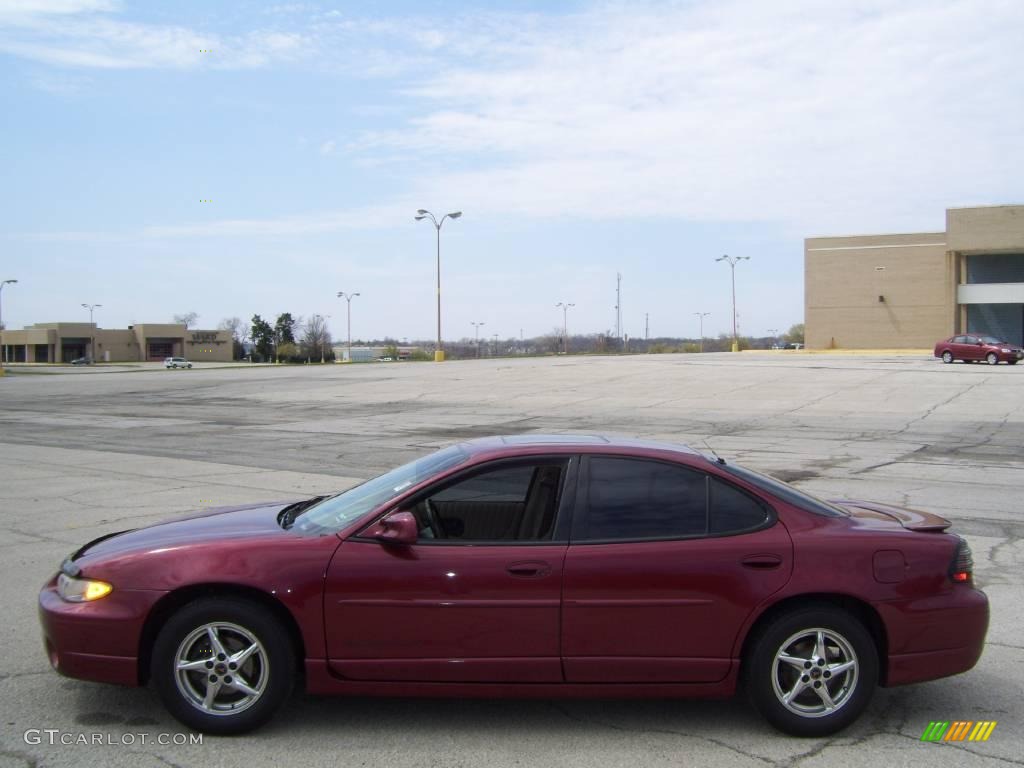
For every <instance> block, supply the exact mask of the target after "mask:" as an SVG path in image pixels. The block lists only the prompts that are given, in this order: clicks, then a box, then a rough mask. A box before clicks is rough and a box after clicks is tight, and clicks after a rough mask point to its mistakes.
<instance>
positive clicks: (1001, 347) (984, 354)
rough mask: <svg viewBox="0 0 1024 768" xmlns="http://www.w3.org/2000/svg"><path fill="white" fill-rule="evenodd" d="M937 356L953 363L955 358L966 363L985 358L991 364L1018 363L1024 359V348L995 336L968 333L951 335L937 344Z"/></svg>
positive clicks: (943, 360)
mask: <svg viewBox="0 0 1024 768" xmlns="http://www.w3.org/2000/svg"><path fill="white" fill-rule="evenodd" d="M935 356H936V357H941V358H942V362H944V363H952V362H953V361H954V360H963V361H964V362H965V363H973V362H975V361H979V360H984V361H985V362H986V363H988V364H989V365H997V364H998V363H1009V364H1010V365H1016V364H1017V361H1018V360H1021V359H1024V349H1021V348H1020V347H1019V346H1017V345H1016V344H1010V343H1009V342H1006V341H1000V340H999V339H997V338H996V337H995V336H978V335H975V334H970V333H968V334H963V335H961V336H950V337H949V338H948V339H944V340H943V341H940V342H939V343H938V344H936V345H935Z"/></svg>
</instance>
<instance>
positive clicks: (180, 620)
mask: <svg viewBox="0 0 1024 768" xmlns="http://www.w3.org/2000/svg"><path fill="white" fill-rule="evenodd" d="M152 664H153V666H152V680H153V683H154V685H155V687H156V689H157V692H158V693H159V694H160V698H161V699H162V700H163V703H164V706H165V707H167V710H168V711H169V712H170V713H171V714H172V715H174V717H175V718H177V719H178V720H180V721H181V722H182V723H184V724H185V725H187V726H188V727H190V728H194V729H195V730H197V731H204V732H206V733H214V734H225V735H227V734H236V733H244V732H246V731H251V730H252V729H254V728H257V727H259V726H260V725H262V724H263V723H265V722H266V721H267V720H269V719H270V717H271V716H272V715H273V714H274V712H275V711H276V710H277V708H278V707H279V706H280V705H281V703H282V702H284V700H285V699H286V698H287V697H288V694H289V693H290V692H291V688H292V681H293V678H294V670H295V652H294V650H293V649H292V644H291V640H290V639H289V637H288V633H287V632H286V631H285V629H284V628H283V627H282V626H281V625H280V623H279V622H278V620H277V619H276V618H275V617H274V615H273V614H272V613H271V612H270V611H268V610H267V609H266V608H264V607H263V606H262V605H259V604H257V603H253V602H251V601H248V600H238V599H227V598H209V599H203V600H197V601H196V602H194V603H189V604H188V605H186V606H185V607H184V608H182V609H181V610H179V611H178V612H177V613H176V614H174V615H173V616H172V617H171V618H170V619H169V620H168V622H167V623H166V624H165V625H164V627H163V629H161V630H160V634H159V635H158V636H157V640H156V644H155V645H154V646H153V662H152Z"/></svg>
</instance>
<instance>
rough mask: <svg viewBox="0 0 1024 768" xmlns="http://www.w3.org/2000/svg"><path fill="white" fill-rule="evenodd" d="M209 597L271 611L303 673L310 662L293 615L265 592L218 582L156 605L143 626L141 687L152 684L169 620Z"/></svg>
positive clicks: (175, 593)
mask: <svg viewBox="0 0 1024 768" xmlns="http://www.w3.org/2000/svg"><path fill="white" fill-rule="evenodd" d="M206 597H222V598H223V597H226V598H232V597H234V598H240V599H242V600H248V601H250V602H253V603H257V604H259V605H262V606H263V607H265V608H267V609H268V610H269V611H270V612H271V613H273V614H274V616H275V617H276V618H277V619H278V620H279V621H280V622H281V624H282V626H284V627H285V630H286V631H287V633H288V637H289V639H290V640H291V642H292V648H293V649H294V651H295V661H296V664H297V668H298V669H299V670H301V669H302V666H303V665H302V662H303V660H304V659H305V658H306V648H305V643H304V642H303V639H302V632H301V630H300V629H299V624H298V622H297V621H296V620H295V617H294V616H293V615H292V612H291V611H289V610H288V608H287V607H286V606H285V605H284V604H283V603H282V602H281V601H280V600H278V599H277V598H275V597H274V596H273V595H270V594H267V593H266V592H264V591H263V590H260V589H256V588H255V587H248V586H244V585H242V584H225V583H216V582H215V583H210V584H190V585H188V586H185V587H180V588H178V589H176V590H174V591H173V592H168V593H167V594H166V595H164V596H163V597H162V598H160V600H158V601H157V602H156V604H155V605H154V606H153V607H152V608H151V609H150V611H149V614H148V615H147V616H146V622H145V624H143V627H142V632H141V634H140V636H139V653H138V672H137V674H138V679H139V685H146V683H148V682H149V673H150V666H151V662H152V654H153V644H154V643H155V642H156V638H157V635H158V634H159V633H160V630H161V629H162V628H163V626H164V624H165V623H166V622H167V620H168V619H169V618H170V617H171V616H173V615H174V613H175V612H176V611H178V610H179V609H180V608H182V607H184V606H186V605H188V604H189V603H191V602H194V601H195V600H199V599H202V598H206Z"/></svg>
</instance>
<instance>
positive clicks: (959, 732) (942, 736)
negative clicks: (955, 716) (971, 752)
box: [921, 720, 996, 741]
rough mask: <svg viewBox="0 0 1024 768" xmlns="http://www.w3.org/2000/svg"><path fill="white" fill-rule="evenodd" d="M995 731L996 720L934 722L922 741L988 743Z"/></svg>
mask: <svg viewBox="0 0 1024 768" xmlns="http://www.w3.org/2000/svg"><path fill="white" fill-rule="evenodd" d="M995 729H996V721H995V720H978V721H977V722H975V721H974V720H952V721H950V720H932V721H931V722H930V723H928V727H927V728H925V729H924V733H922V734H921V741H988V737H989V736H991V735H992V731H994V730H995Z"/></svg>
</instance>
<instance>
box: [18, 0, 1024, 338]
mask: <svg viewBox="0 0 1024 768" xmlns="http://www.w3.org/2000/svg"><path fill="white" fill-rule="evenodd" d="M1022 30H1024V3H1021V2H1020V1H1019V0H861V1H860V2H842V1H836V2H822V1H818V0H815V1H812V0H773V2H764V1H763V0H715V1H714V2H701V1H699V0H688V1H685V2H660V3H654V2H644V0H631V1H630V2H598V3H592V2H583V1H580V2H565V3H558V2H541V1H539V0H536V1H534V0H496V1H491V2H486V3H471V2H455V1H454V0H420V1H418V2H402V1H398V0H396V2H383V1H382V2H373V1H370V0H368V1H366V2H359V3H355V2H310V3H306V2H295V3H276V4H275V3H257V2H250V1H248V0H245V1H239V2H223V3H221V2H214V1H213V0H204V1H203V2H191V1H190V0H175V2H173V3H162V2H161V3H157V2H127V1H124V2H118V1H117V0H0V104H2V105H3V108H2V110H0V280H4V279H12V278H13V279H17V280H18V281H19V282H18V283H17V284H16V285H8V286H6V287H5V288H4V289H3V293H2V301H3V304H2V312H3V321H4V323H5V324H6V325H7V327H10V328H20V327H22V326H24V325H28V324H31V323H36V322H53V321H83V320H87V319H88V311H87V310H85V309H83V308H82V307H81V304H82V303H90V304H101V305H102V307H101V308H99V309H97V310H96V315H95V318H96V321H97V322H98V323H99V325H100V326H101V327H107V328H116V327H125V326H127V325H129V324H132V323H136V322H139V323H142V322H151V323H152V322H168V321H170V320H171V318H172V316H173V315H175V314H180V313H185V312H196V313H198V315H199V319H198V321H197V326H198V327H200V328H213V327H216V326H217V325H218V324H219V323H220V321H221V320H222V319H224V318H227V317H231V316H238V317H241V318H243V319H246V320H248V319H249V318H251V317H252V315H253V314H255V313H259V314H261V315H262V316H263V317H265V318H266V317H271V318H272V317H275V316H276V315H277V314H279V313H281V312H291V313H292V314H293V315H301V316H306V317H308V316H310V315H312V314H315V313H319V314H322V315H329V316H330V320H329V326H330V328H331V330H332V332H333V334H334V336H335V338H339V339H340V338H344V336H345V333H346V325H345V304H344V301H343V300H341V299H338V298H337V296H336V294H337V292H338V291H347V292H358V293H360V296H358V297H356V298H355V299H354V300H353V303H352V333H353V336H354V337H357V338H358V337H376V338H382V337H385V336H390V337H394V338H399V339H401V338H403V337H408V338H410V339H430V338H433V336H434V335H435V333H436V322H437V320H436V293H435V291H436V287H435V280H436V261H435V258H436V253H435V247H436V240H435V231H434V229H433V227H432V226H431V225H430V224H429V222H424V221H420V222H417V221H415V219H414V216H415V213H416V210H417V209H419V208H425V209H428V210H430V211H433V212H434V213H436V214H437V215H438V216H440V215H443V214H444V213H446V212H450V211H462V212H463V216H462V218H460V219H458V220H449V221H447V222H446V223H445V224H444V226H443V228H442V231H441V281H442V304H443V307H442V309H443V315H442V324H443V335H444V337H445V338H446V339H457V338H464V337H471V336H472V335H473V327H472V325H471V323H473V322H483V323H485V325H484V326H483V328H482V329H481V333H482V334H485V335H487V336H490V335H492V334H499V335H500V337H501V338H507V337H512V336H519V335H520V333H522V334H523V335H525V336H526V337H530V336H534V335H539V334H545V333H550V332H551V331H552V329H554V328H556V327H558V326H560V325H561V322H562V311H561V310H560V309H558V308H556V306H555V305H556V304H557V303H558V302H571V303H573V304H574V305H575V306H574V307H573V308H572V309H571V310H570V311H569V315H568V325H569V330H570V332H571V333H572V332H574V333H598V332H603V331H607V330H613V329H614V326H615V309H614V308H615V304H616V294H615V289H616V274H617V273H621V275H622V308H623V330H624V331H625V332H626V333H627V334H629V335H630V336H631V337H640V336H643V335H644V331H645V327H644V326H645V319H646V320H647V322H648V323H649V329H650V331H649V332H650V336H651V337H657V336H690V337H692V336H696V334H697V327H698V320H697V317H696V316H695V315H694V313H695V312H709V313H710V315H709V316H708V317H706V318H705V320H704V330H705V333H706V334H707V335H709V336H714V335H718V334H719V333H723V332H727V331H730V330H731V313H732V308H731V294H730V274H729V273H730V269H729V267H728V266H727V265H726V264H725V263H723V262H716V261H715V259H716V258H718V257H720V256H721V255H723V254H729V255H731V256H745V257H749V261H742V262H740V263H739V265H738V266H737V267H736V297H737V313H738V315H739V330H740V333H741V334H747V335H753V336H762V335H767V334H768V333H769V331H770V330H772V329H779V330H783V331H784V330H785V329H787V328H789V326H791V325H792V324H794V323H799V322H802V321H803V239H804V238H805V237H809V236H815V235H828V234H854V233H858V234H859V233H865V234H866V233H879V232H921V231H924V232H931V231H941V230H942V229H943V228H944V226H945V220H944V217H945V209H946V208H947V207H955V206H968V205H987V204H1008V203H1022V202H1024V194H1022V191H1021V185H1022V183H1024V149H1022V148H1024V142H1022V140H1021V137H1022V136H1024V98H1022V94H1024V67H1022V66H1021V58H1020V42H1021V39H1022Z"/></svg>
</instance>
